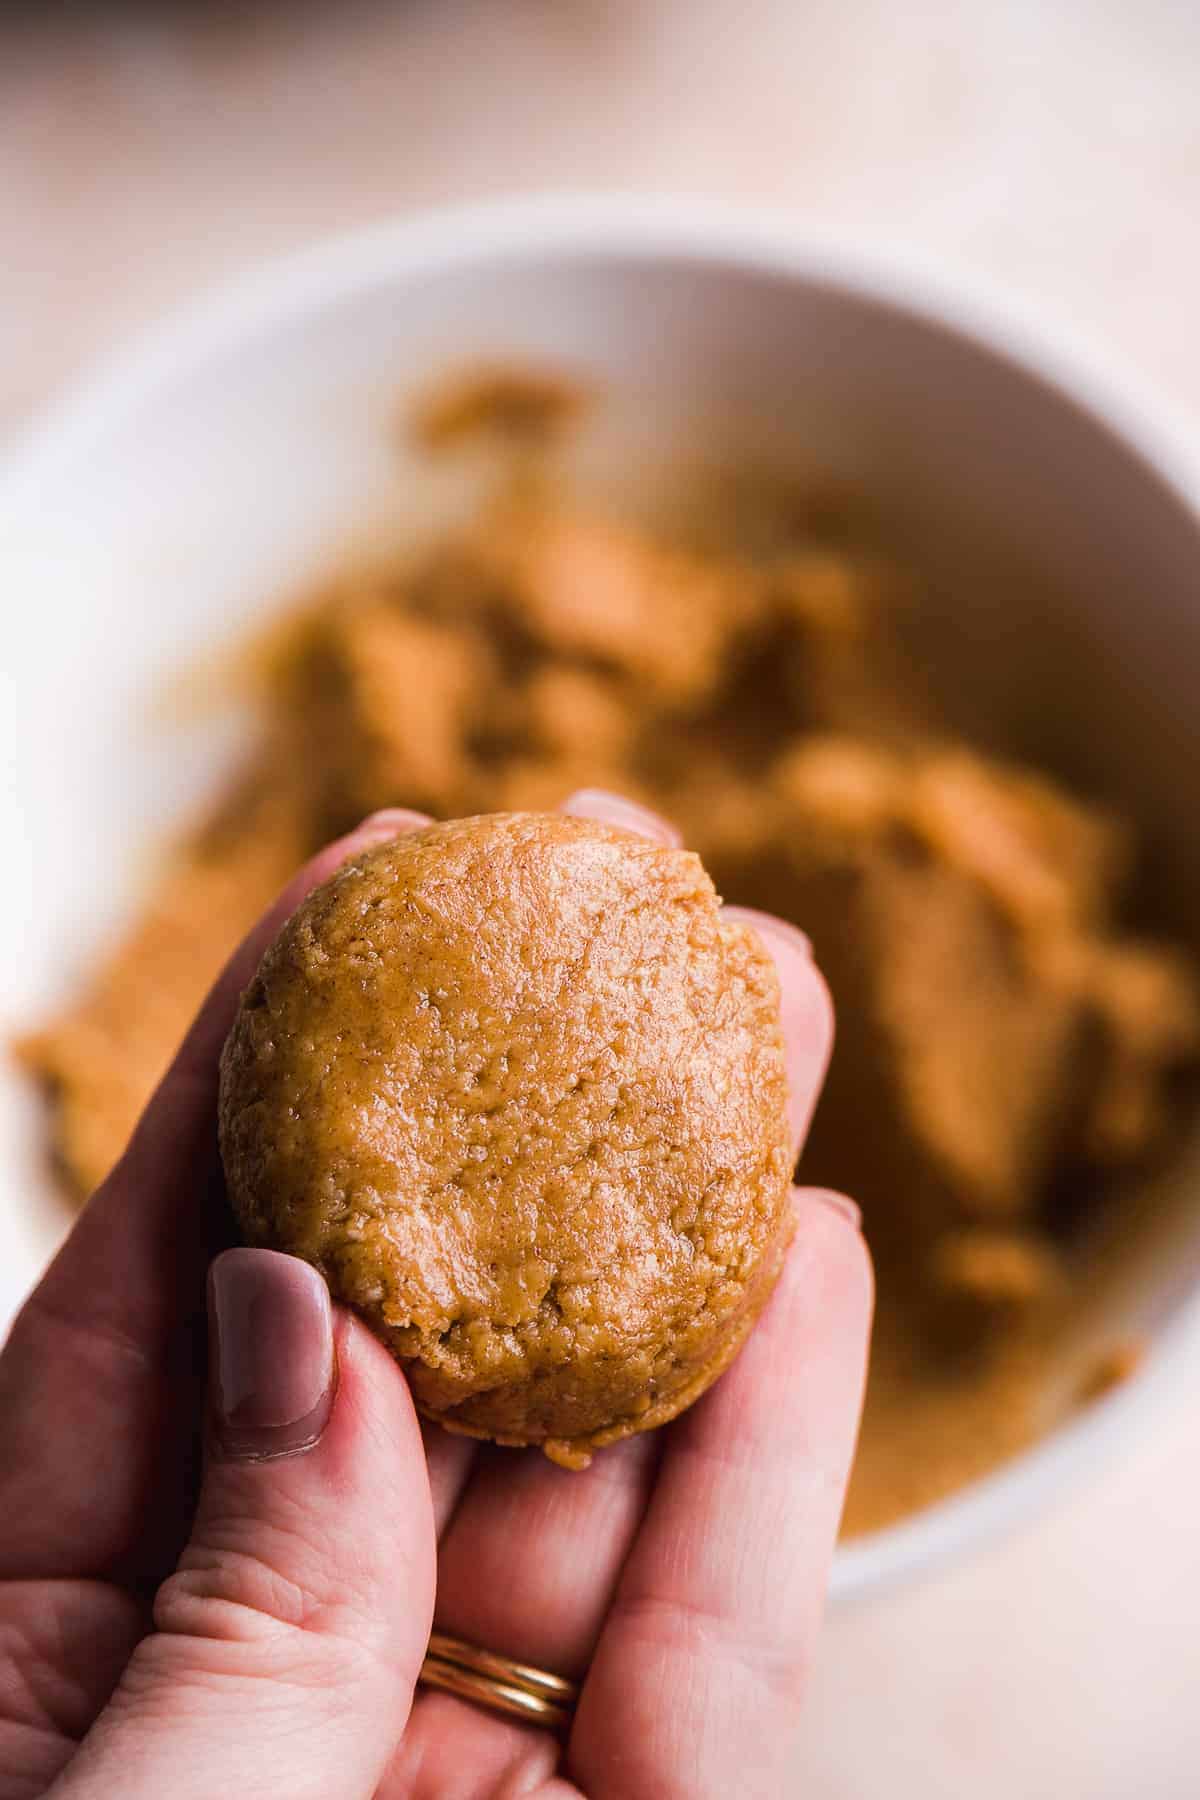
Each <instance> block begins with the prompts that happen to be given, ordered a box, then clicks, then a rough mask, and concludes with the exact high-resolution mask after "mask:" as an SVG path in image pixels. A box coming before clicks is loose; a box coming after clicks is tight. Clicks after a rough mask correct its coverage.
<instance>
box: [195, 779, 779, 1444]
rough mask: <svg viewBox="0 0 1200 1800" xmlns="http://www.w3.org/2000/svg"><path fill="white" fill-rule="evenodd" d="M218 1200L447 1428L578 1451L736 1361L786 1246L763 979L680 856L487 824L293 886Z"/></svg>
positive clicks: (474, 823)
mask: <svg viewBox="0 0 1200 1800" xmlns="http://www.w3.org/2000/svg"><path fill="white" fill-rule="evenodd" d="M220 1122H221V1149H222V1155H223V1158H224V1163H225V1171H226V1177H227V1181H228V1187H229V1193H230V1198H231V1200H232V1203H233V1207H234V1210H235V1212H236V1214H237V1216H238V1218H239V1220H240V1222H241V1225H242V1227H243V1229H244V1231H245V1233H246V1236H247V1237H248V1238H249V1240H250V1241H251V1242H253V1243H257V1244H267V1245H271V1246H273V1247H274V1248H277V1249H281V1250H288V1251H292V1252H294V1253H296V1254H298V1255H300V1256H303V1257H305V1258H306V1259H307V1260H308V1261H309V1262H311V1263H314V1264H315V1265H316V1266H317V1267H318V1268H319V1269H321V1271H322V1272H323V1273H324V1275H325V1276H326V1278H327V1279H328V1281H329V1283H330V1286H331V1288H332V1290H333V1292H334V1294H335V1295H336V1296H337V1297H339V1298H340V1299H341V1300H343V1301H345V1302H347V1303H348V1304H349V1305H351V1306H352V1307H353V1308H354V1309H355V1310H356V1311H357V1312H358V1313H359V1315H360V1316H361V1317H362V1318H363V1319H365V1320H366V1322H367V1324H368V1325H369V1326H370V1327H371V1328H372V1330H373V1331H375V1332H376V1334H377V1335H378V1336H379V1337H380V1338H381V1339H382V1340H383V1342H384V1343H385V1344H386V1345H387V1346H388V1347H389V1349H390V1350H391V1351H392V1352H393V1354H394V1355H395V1356H396V1358H397V1360H398V1361H399V1362H400V1363H401V1364H402V1365H403V1367H404V1369H405V1371H406V1373H407V1375H408V1378H409V1381H410V1383H411V1386H412V1391H413V1394H414V1396H415V1399H416V1402H417V1405H418V1406H419V1408H420V1410H421V1411H422V1412H423V1413H425V1414H426V1415H427V1416H428V1417H430V1418H433V1419H437V1420H438V1421H439V1422H440V1423H441V1424H443V1425H445V1426H448V1427H449V1428H450V1429H451V1430H455V1431H462V1432H466V1433H469V1434H470V1435H472V1436H475V1437H482V1438H490V1439H494V1440H495V1441H496V1442H498V1443H503V1444H536V1445H539V1446H540V1447H541V1448H542V1449H543V1450H544V1451H545V1453H546V1454H547V1455H548V1456H550V1457H552V1458H553V1459H554V1460H555V1461H557V1462H561V1463H564V1464H566V1465H567V1466H569V1467H582V1466H584V1465H585V1464H586V1462H587V1461H588V1459H589V1456H590V1453H591V1451H592V1449H593V1448H595V1447H596V1446H598V1445H602V1444H606V1443H610V1442H612V1441H614V1440H615V1439H617V1438H622V1437H626V1436H628V1435H629V1434H630V1433H632V1432H635V1431H643V1430H647V1429H649V1428H650V1427H652V1426H655V1425H660V1424H662V1423H663V1422H664V1421H666V1420H667V1419H670V1418H673V1417H674V1416H675V1415H676V1414H677V1413H678V1412H680V1411H681V1410H682V1409H683V1408H684V1407H686V1406H688V1405H689V1404H690V1403H691V1402H692V1401H693V1400H695V1399H696V1398H697V1397H698V1395H700V1394H701V1393H702V1392H703V1391H704V1389H705V1388H706V1387H708V1385H709V1384H710V1382H712V1381H713V1380H714V1379H715V1378H716V1376H717V1375H719V1374H720V1372H721V1370H722V1369H723V1368H725V1366H726V1365H727V1364H728V1363H729V1361H730V1360H731V1358H732V1357H733V1356H734V1355H735V1353H736V1351H737V1349H738V1347H739V1345H740V1344H741V1342H742V1340H743V1338H744V1337H745V1335H746V1333H747V1331H748V1330H749V1328H750V1326H751V1324H752V1323H753V1320H754V1318H755V1317H756V1315H757V1314H758V1312H759V1311H760V1310H761V1308H762V1306H763V1304H764V1303H765V1301H766V1299H767V1296H768V1294H769V1292H770V1290H771V1287H772V1285H773V1283H774V1280H775V1277H776V1275H777V1273H778V1271H779V1267H780V1263H781V1260H782V1257H783V1254H784V1251H785V1249H786V1246H787V1243H788V1240H789V1238H790V1236H791V1231H792V1211H791V1203H790V1198H789V1177H790V1172H791V1171H790V1164H791V1157H790V1152H789V1144H788V1124H787V1112H786V1077H785V1069H784V1057H783V1044H782V1038H781V1033H780V1024H779V997H778V989H777V984H776V977H775V971H774V966H773V964H772V962H771V959H770V957H769V956H768V954H767V952H766V951H765V950H764V949H763V947H762V945H761V944H760V943H759V941H758V940H757V938H756V937H755V936H754V934H753V933H752V932H751V931H750V930H749V929H748V928H747V927H746V926H745V925H743V924H740V923H734V922H732V921H729V920H726V919H725V918H723V916H722V915H721V912H720V910H719V902H718V898H717V895H716V893H715V891H714V889H713V885H712V882H711V881H710V879H709V877H708V876H707V874H706V873H705V871H704V869H703V867H702V865H701V863H700V861H699V859H698V858H697V857H696V856H694V855H691V854H689V853H687V852H684V851H681V850H673V849H666V848H663V847H662V846H660V845H657V844H654V843H651V842H649V841H647V840H645V839H642V838H639V837H636V836H633V835H632V834H630V833H626V832H623V831H618V830H615V829H612V828H610V827H608V826H605V825H600V824H596V823H593V822H591V821H587V820H580V819H572V818H566V817H563V816H561V815H557V814H554V815H550V814H540V813H510V814H496V815H489V816H485V817H481V818H473V819H461V820H456V821H453V822H451V823H448V824H441V825H434V826H431V827H429V828H428V829H426V830H423V831H419V832H416V833H413V834H410V835H407V836H403V837H399V838H397V839H396V840H394V841H393V842H391V843H388V844H385V845H383V846H381V847H378V848H375V849H373V850H370V851H368V852H367V853H366V854H365V855H363V856H361V857H359V858H358V859H357V860H355V861H354V862H352V863H350V864H348V865H347V866H346V867H345V868H343V869H342V870H341V871H340V872H339V873H338V874H337V875H336V876H334V878H333V879H332V880H331V881H329V882H328V883H327V884H326V885H325V886H324V887H322V888H320V889H318V890H317V891H316V892H315V893H313V894H312V895H310V896H309V898H308V899H307V900H306V901H305V903H304V904H303V905H302V906H301V908H300V910H299V911H298V912H297V913H296V914H295V915H294V916H293V918H292V919H291V920H290V921H289V923H288V924H287V925H286V926H285V927H284V929H283V931H282V932H281V934H280V936H279V937H278V938H277V940H276V942H275V943H274V944H273V946H272V947H271V949H270V950H269V951H268V952H267V954H266V956H265V957H264V959H263V962H262V965H261V967H260V969H259V971H258V974H257V976H256V977H255V979H254V981H253V982H252V983H251V985H250V987H249V989H248V990H247V992H246V994H245V995H244V997H243V1000H242V1005H241V1009H240V1011H239V1014H238V1018H237V1021H236V1023H235V1025H234V1028H233V1031H232V1032H231V1034H230V1037H229V1041H228V1044H227V1045H226V1049H225V1054H224V1058H223V1063H222V1072H221V1109H220Z"/></svg>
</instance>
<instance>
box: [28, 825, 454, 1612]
mask: <svg viewBox="0 0 1200 1800" xmlns="http://www.w3.org/2000/svg"><path fill="white" fill-rule="evenodd" d="M421 823H424V816H423V815H421V814H414V813H386V814H377V815H375V816H374V817H372V818H371V819H368V820H366V821H365V822H364V824H363V825H361V826H359V828H358V829H357V830H356V831H353V832H351V833H350V834H349V836H348V837H344V838H341V839H339V841H338V842H337V843H334V844H330V845H329V846H327V848H326V849H324V850H322V851H321V852H320V853H319V854H318V855H317V856H315V857H314V858H313V859H312V861H311V862H309V863H308V864H306V866H305V867H304V868H303V869H302V870H301V871H300V873H299V874H298V875H297V876H296V877H295V878H294V879H293V880H292V881H291V882H290V883H289V884H288V886H287V887H286V888H285V889H284V891H283V893H282V894H281V895H280V896H279V898H278V900H277V901H276V902H275V904H274V905H273V906H272V907H271V908H270V909H269V910H268V912H267V913H266V914H265V915H264V916H263V918H262V919H260V921H259V922H258V924H257V925H256V926H255V927H254V929H253V930H252V931H251V932H250V934H249V936H248V937H247V938H246V939H245V940H244V942H243V943H242V944H241V946H240V948H239V949H238V950H237V951H236V952H235V953H234V955H233V956H232V957H231V959H230V961H229V962H228V963H227V964H226V967H225V969H224V971H223V972H222V974H221V975H220V976H219V978H218V980H217V982H216V984H215V985H214V987H213V989H212V991H211V993H210V994H209V997H208V999H207V1000H206V1001H205V1003H204V1005H203V1007H202V1008H201V1010H200V1013H199V1015H198V1017H197V1019H196V1021H195V1023H194V1025H193V1026H192V1028H191V1030H190V1031H189V1032H188V1034H187V1037H186V1038H185V1040H184V1042H183V1044H182V1046H181V1047H180V1050H179V1052H178V1054H177V1055H176V1057H175V1059H174V1061H173V1062H172V1064H171V1067H170V1068H169V1070H168V1071H167V1073H166V1075H165V1076H164V1077H163V1079H162V1081H161V1082H160V1083H159V1086H158V1088H157V1090H156V1092H155V1094H154V1095H153V1097H152V1099H151V1101H150V1103H149V1105H148V1106H147V1108H146V1111H145V1113H144V1114H143V1115H142V1119H141V1121H140V1123H139V1125H138V1127H137V1129H136V1131H135V1132H134V1135H133V1138H132V1140H131V1142H130V1145H129V1148H128V1149H127V1150H126V1152H125V1154H124V1156H123V1157H122V1158H121V1160H120V1162H119V1163H118V1164H117V1166H116V1168H115V1169H114V1170H113V1172H112V1174H111V1175H110V1176H109V1177H108V1179H107V1180H106V1181H105V1182H104V1183H102V1185H101V1186H100V1187H99V1188H98V1189H97V1191H96V1193H95V1194H94V1195H93V1196H92V1198H91V1200H90V1201H89V1202H88V1204H87V1206H86V1207H85V1208H84V1210H83V1212H82V1213H81V1214H80V1217H79V1219H78V1220H77V1222H76V1224H75V1226H74V1228H73V1230H72V1231H71V1233H70V1236H69V1237H68V1238H67V1240H66V1242H65V1244H64V1245H63V1247H62V1249H61V1250H60V1251H59V1253H58V1255H57V1256H56V1257H55V1259H54V1261H53V1262H52V1263H51V1265H50V1267H49V1269H48V1270H47V1271H46V1273H45V1275H44V1276H43V1277H42V1279H41V1281H40V1282H39V1284H38V1286H37V1287H36V1288H35V1289H34V1291H33V1293H32V1294H31V1295H30V1297H29V1299H28V1300H27V1301H26V1302H25V1305H24V1307H23V1308H22V1309H21V1312H20V1313H19V1314H18V1316H17V1319H16V1322H15V1323H14V1325H13V1328H12V1332H11V1334H10V1337H9V1341H8V1343H7V1345H6V1346H5V1348H4V1353H3V1356H0V1442H3V1444H4V1446H5V1455H4V1458H3V1462H2V1465H0V1516H2V1517H3V1518H4V1519H5V1522H6V1530H5V1532H4V1533H3V1541H2V1543H0V1577H2V1576H13V1577H19V1576H50V1575H66V1574H70V1575H84V1574H87V1575H104V1574H108V1573H110V1572H111V1571H112V1570H113V1569H114V1568H116V1567H118V1566H122V1567H123V1566H124V1564H125V1561H126V1560H127V1559H129V1558H136V1560H137V1562H138V1566H139V1568H140V1567H141V1566H142V1565H143V1564H146V1565H149V1564H150V1563H152V1562H154V1560H155V1558H156V1556H157V1554H158V1551H159V1548H160V1540H168V1541H169V1537H170V1533H171V1530H172V1529H173V1521H172V1519H171V1516H170V1515H171V1513H172V1510H173V1509H172V1507H171V1506H170V1505H168V1504H166V1503H165V1502H164V1503H163V1504H160V1505H158V1506H157V1507H154V1508H153V1509H151V1516H149V1517H148V1516H147V1502H148V1498H149V1496H150V1493H151V1491H152V1489H153V1488H154V1486H155V1482H156V1480H159V1481H161V1480H169V1479H170V1478H171V1475H172V1473H173V1472H175V1473H177V1474H178V1479H179V1482H180V1485H181V1486H182V1485H184V1483H185V1479H186V1469H185V1468H183V1466H182V1465H183V1463H184V1461H185V1458H186V1442H187V1438H188V1437H189V1436H190V1434H191V1432H192V1429H193V1425H194V1418H193V1416H192V1415H193V1410H194V1409H193V1408H192V1406H191V1404H190V1397H191V1393H192V1390H193V1388H194V1387H195V1386H196V1384H197V1382H198V1380H199V1379H200V1378H201V1377H200V1371H201V1370H202V1367H203V1358H202V1355H201V1354H200V1351H199V1348H198V1346H197V1344H196V1343H195V1342H193V1341H192V1338H193V1330H192V1321H193V1319H201V1318H202V1316H203V1306H204V1269H205V1265H206V1263H207V1261H208V1258H209V1255H210V1254H211V1253H212V1251H213V1249H214V1248H216V1247H219V1245H218V1244H217V1243H216V1242H214V1239H216V1238H217V1236H218V1233H219V1231H220V1229H221V1220H220V1218H219V1217H218V1209H217V1208H216V1207H215V1206H211V1205H210V1204H209V1203H208V1202H209V1190H210V1188H211V1187H212V1186H213V1184H214V1183H215V1179H216V1168H217V1161H216V1093H217V1065H218V1060H219V1056H220V1051H221V1046H222V1044H223V1043H224V1041H225V1035H226V1033H227V1032H228V1030H229V1027H230V1025H231V1024H232V1022H233V1016H234V1013H235V1011H236V1008H237V1004H238V998H239V996H240V994H241V992H242V989H243V988H244V987H245V986H246V984H247V983H248V982H249V980H250V978H251V977H252V975H253V973H254V971H255V969H256V968H257V966H258V963H259V960H260V958H261V957H262V954H263V952H264V951H265V950H266V948H267V946H268V944H270V942H271V941H272V939H273V938H274V936H275V934H276V933H277V932H278V930H279V928H280V926H281V925H282V924H283V923H284V921H285V919H287V918H288V917H289V916H290V915H291V913H292V912H294V911H295V909H296V907H297V906H298V905H299V904H300V902H301V900H302V899H303V898H304V896H305V895H306V894H307V893H308V892H309V890H310V889H312V888H314V887H316V886H317V885H319V883H320V882H322V881H324V880H326V879H327V878H328V877H329V876H330V875H331V874H332V873H333V872H334V870H336V869H337V868H338V867H339V866H340V865H341V863H343V862H344V861H346V859H347V858H348V857H350V856H353V855H355V854H356V853H357V852H359V851H360V850H365V849H367V848H369V847H370V846H371V845H372V844H376V843H381V842H384V841H386V840H387V839H388V838H390V837H395V836H396V835H397V834H398V833H399V832H400V831H403V830H406V829H412V828H413V827H415V826H416V825H419V824H421ZM201 1343H202V1340H201ZM173 1450H178V1452H179V1454H178V1455H177V1456H175V1457H173V1456H172V1451H173ZM176 1463H178V1464H179V1465H180V1467H179V1469H178V1471H175V1470H174V1465H175V1464H176ZM181 1504H182V1501H181Z"/></svg>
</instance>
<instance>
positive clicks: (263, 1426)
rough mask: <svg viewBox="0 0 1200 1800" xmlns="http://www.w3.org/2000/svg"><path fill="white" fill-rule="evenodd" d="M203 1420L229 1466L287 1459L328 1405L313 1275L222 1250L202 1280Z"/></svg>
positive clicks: (283, 1261)
mask: <svg viewBox="0 0 1200 1800" xmlns="http://www.w3.org/2000/svg"><path fill="white" fill-rule="evenodd" d="M208 1297H209V1321H210V1326H211V1333H212V1336H211V1344H210V1350H209V1364H210V1381H211V1393H212V1411H213V1418H214V1424H215V1429H216V1436H217V1438H218V1440H219V1444H220V1448H221V1450H222V1451H223V1452H224V1454H225V1455H226V1456H227V1457H229V1458H230V1459H231V1460H233V1461H235V1462H262V1461H265V1460H266V1459H267V1458H269V1457H275V1456H295V1455H296V1454H297V1453H298V1452H299V1451H301V1450H309V1449H311V1448H312V1446H313V1445H314V1444H315V1443H316V1442H317V1440H318V1439H319V1437H320V1436H321V1433H322V1432H323V1431H324V1429H325V1426H326V1424H327V1423H328V1420H329V1414H330V1411H331V1409H332V1405H333V1394H334V1385H335V1369H334V1354H333V1314H332V1310H331V1308H330V1304H329V1290H328V1288H327V1287H326V1286H325V1283H324V1282H323V1281H322V1279H321V1277H320V1275H318V1273H317V1271H316V1270H315V1269H313V1268H310V1266H309V1264H308V1263H306V1262H301V1260H300V1258H299V1257H296V1256H283V1255H281V1254H280V1252H279V1251H277V1250H226V1251H224V1252H223V1253H222V1254H221V1255H220V1256H218V1257H217V1259H216V1261H215V1262H214V1263H213V1265H212V1268H211V1269H210V1271H209V1277H208Z"/></svg>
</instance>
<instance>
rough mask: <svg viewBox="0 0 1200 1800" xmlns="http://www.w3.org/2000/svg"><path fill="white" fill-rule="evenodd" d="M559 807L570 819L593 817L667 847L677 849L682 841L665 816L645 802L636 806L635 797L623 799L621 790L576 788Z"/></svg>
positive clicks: (602, 823) (619, 829) (602, 822)
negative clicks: (654, 810) (617, 792)
mask: <svg viewBox="0 0 1200 1800" xmlns="http://www.w3.org/2000/svg"><path fill="white" fill-rule="evenodd" d="M562 810H563V812H565V813H568V814H570V816H571V817H572V818H573V819H596V820H598V821H599V823H600V824H601V825H615V826H616V828H617V830H618V831H633V832H636V833H637V835H638V836H639V837H644V838H650V839H651V841H652V842H653V843H656V844H664V845H665V846H666V847H667V849H669V850H678V849H679V847H680V846H681V845H682V843H683V838H682V836H681V835H680V833H679V832H678V831H676V829H675V827H674V825H672V824H670V823H669V821H668V820H666V819H664V818H661V817H660V816H659V814H658V813H655V812H651V811H650V809H649V807H647V806H639V805H638V803H637V801H636V800H626V799H625V797H624V796H623V795H622V794H610V793H609V792H608V791H607V789H606V788H577V789H576V791H575V792H574V793H573V794H571V795H570V796H569V798H568V799H566V800H564V801H563V803H562Z"/></svg>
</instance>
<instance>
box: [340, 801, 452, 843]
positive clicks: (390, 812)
mask: <svg viewBox="0 0 1200 1800" xmlns="http://www.w3.org/2000/svg"><path fill="white" fill-rule="evenodd" d="M432 824H433V820H432V818H431V817H430V815H429V814H428V813H423V812H414V811H413V810H412V808H411V807H408V806H384V807H381V808H380V810H379V811H378V812H373V813H368V814H367V816H366V818H365V819H364V820H363V822H362V824H361V825H359V826H358V827H357V829H356V830H355V832H354V836H355V837H367V836H370V837H381V838H387V837H398V836H399V834H400V833H401V832H402V831H420V830H421V828H422V827H423V826H425V825H432Z"/></svg>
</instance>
